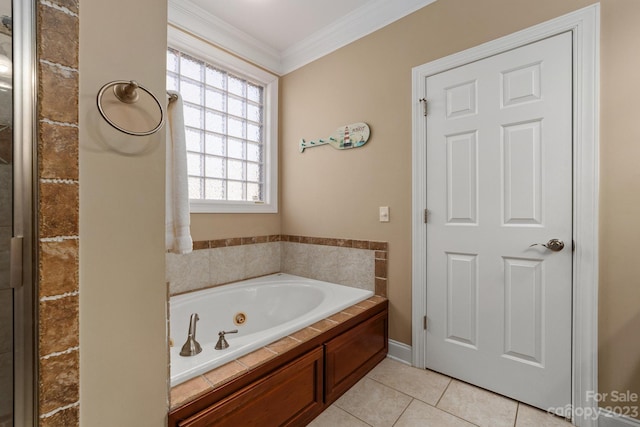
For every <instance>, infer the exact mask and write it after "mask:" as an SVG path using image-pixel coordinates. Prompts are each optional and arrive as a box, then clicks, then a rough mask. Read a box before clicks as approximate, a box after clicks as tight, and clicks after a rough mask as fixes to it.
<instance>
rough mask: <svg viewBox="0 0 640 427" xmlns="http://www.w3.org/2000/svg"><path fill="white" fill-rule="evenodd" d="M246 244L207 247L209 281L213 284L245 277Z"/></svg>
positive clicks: (235, 280)
mask: <svg viewBox="0 0 640 427" xmlns="http://www.w3.org/2000/svg"><path fill="white" fill-rule="evenodd" d="M246 251H247V246H228V247H224V248H216V249H209V250H208V251H207V252H208V253H209V257H210V259H209V262H210V266H211V267H210V268H211V281H212V282H213V284H215V285H220V284H223V283H231V282H237V281H238V280H244V279H246V278H247V275H246V269H245V260H246V258H245V257H246Z"/></svg>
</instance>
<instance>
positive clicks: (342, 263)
mask: <svg viewBox="0 0 640 427" xmlns="http://www.w3.org/2000/svg"><path fill="white" fill-rule="evenodd" d="M374 253H375V252H374V251H370V250H365V249H352V248H339V260H338V271H337V277H338V278H337V280H336V283H340V284H341V285H346V286H352V287H354V288H360V289H366V290H368V291H375V275H374V272H375V269H374V261H375V259H374Z"/></svg>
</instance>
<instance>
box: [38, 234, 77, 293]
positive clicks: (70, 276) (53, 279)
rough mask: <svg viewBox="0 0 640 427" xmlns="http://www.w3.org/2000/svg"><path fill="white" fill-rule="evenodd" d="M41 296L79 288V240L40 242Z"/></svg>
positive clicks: (68, 291) (39, 289) (73, 290)
mask: <svg viewBox="0 0 640 427" xmlns="http://www.w3.org/2000/svg"><path fill="white" fill-rule="evenodd" d="M39 245H40V257H39V260H38V261H39V271H38V273H39V280H40V282H39V284H40V286H39V287H38V291H39V294H40V297H47V296H56V295H62V294H66V293H70V292H75V291H77V290H78V256H79V247H78V240H75V239H72V240H63V241H61V242H40V243H39Z"/></svg>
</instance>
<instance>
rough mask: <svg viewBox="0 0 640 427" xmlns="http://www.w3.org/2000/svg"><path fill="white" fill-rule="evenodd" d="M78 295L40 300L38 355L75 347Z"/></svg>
mask: <svg viewBox="0 0 640 427" xmlns="http://www.w3.org/2000/svg"><path fill="white" fill-rule="evenodd" d="M78 303H79V301H78V296H77V295H74V296H67V297H63V298H59V299H54V300H48V301H42V302H40V306H39V319H38V320H39V324H40V337H39V338H40V341H39V342H40V348H39V351H40V355H41V356H46V355H48V354H51V353H57V352H61V351H65V350H68V349H69V348H72V347H77V346H78V343H79V337H78V328H79V318H78V311H79V309H78Z"/></svg>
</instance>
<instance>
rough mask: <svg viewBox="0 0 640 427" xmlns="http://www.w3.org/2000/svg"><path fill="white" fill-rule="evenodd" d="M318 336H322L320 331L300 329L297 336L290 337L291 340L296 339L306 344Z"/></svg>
mask: <svg viewBox="0 0 640 427" xmlns="http://www.w3.org/2000/svg"><path fill="white" fill-rule="evenodd" d="M318 335H320V331H319V330H317V329H312V328H304V329H300V330H299V331H298V332H296V333H295V334H291V335H290V336H291V338H294V339H296V340H298V341H300V342H305V341H309V340H310V339H311V338H313V337H317V336H318Z"/></svg>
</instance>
